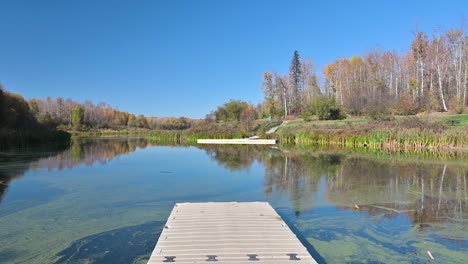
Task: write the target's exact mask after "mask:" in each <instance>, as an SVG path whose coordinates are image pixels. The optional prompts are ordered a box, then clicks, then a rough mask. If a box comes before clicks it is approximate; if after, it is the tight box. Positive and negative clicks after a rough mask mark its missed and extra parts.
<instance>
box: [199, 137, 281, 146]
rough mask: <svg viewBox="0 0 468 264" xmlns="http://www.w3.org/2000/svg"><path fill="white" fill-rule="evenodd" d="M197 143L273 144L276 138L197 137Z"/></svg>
mask: <svg viewBox="0 0 468 264" xmlns="http://www.w3.org/2000/svg"><path fill="white" fill-rule="evenodd" d="M197 143H198V144H240V145H275V144H276V139H258V138H255V137H254V138H243V139H198V140H197Z"/></svg>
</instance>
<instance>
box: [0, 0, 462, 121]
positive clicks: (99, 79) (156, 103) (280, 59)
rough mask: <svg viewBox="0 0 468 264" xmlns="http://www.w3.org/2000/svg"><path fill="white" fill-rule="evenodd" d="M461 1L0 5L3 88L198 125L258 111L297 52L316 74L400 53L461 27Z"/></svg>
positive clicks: (6, 0)
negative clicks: (227, 113) (377, 54)
mask: <svg viewBox="0 0 468 264" xmlns="http://www.w3.org/2000/svg"><path fill="white" fill-rule="evenodd" d="M467 11H468V3H467V2H466V1H462V0H459V1H400V0H398V1H377V0H375V1H371V0H369V1H357V0H356V1H330V0H329V1H254V0H251V1H228V0H225V1H222V0H218V1H202V0H200V1H195V0H192V1H189V0H186V1H169V0H168V1H156V0H148V1H144V0H139V1H117V0H116V1H105V0H102V1H88V0H80V1H71V0H55V1H50V0H42V1H35V0H31V1H23V0H11V1H10V0H0V14H1V22H0V36H1V39H0V60H1V63H0V82H1V83H2V84H3V85H4V86H5V87H6V88H7V90H10V91H12V92H15V93H20V94H22V95H23V96H24V97H25V98H26V99H31V98H45V97H46V96H51V97H58V96H62V97H64V98H71V99H73V100H76V101H79V102H83V101H84V100H86V99H90V100H92V101H93V102H95V103H98V102H101V101H102V102H106V103H109V104H110V105H112V106H114V107H116V108H118V109H119V110H122V111H128V112H132V113H135V114H144V115H148V116H187V117H192V118H202V117H204V116H205V114H207V113H209V112H210V111H211V110H213V109H215V108H216V106H218V105H221V104H223V103H224V102H226V101H228V100H229V99H241V100H245V101H249V102H251V103H258V102H260V101H261V100H262V97H263V96H262V93H261V89H260V86H261V82H262V73H263V72H264V71H265V70H269V71H277V72H280V73H282V72H286V71H287V70H288V67H289V62H290V60H291V57H292V54H293V52H294V50H298V51H299V52H300V54H301V57H303V58H310V59H312V60H313V61H314V63H315V64H316V68H317V70H318V71H321V70H322V69H323V67H324V66H325V65H326V64H328V63H331V62H332V61H333V60H335V59H337V58H340V57H350V56H353V55H360V54H363V53H365V52H366V51H369V50H371V49H374V48H377V47H378V48H383V49H387V50H396V51H398V52H403V51H406V50H407V48H408V47H409V45H410V43H411V41H412V38H413V35H412V31H414V29H415V28H416V26H418V27H419V29H421V30H423V31H425V32H427V33H428V34H432V33H433V32H434V31H435V30H445V29H447V28H450V27H456V26H458V25H460V21H461V19H462V17H464V16H466V15H467V14H468V12H467Z"/></svg>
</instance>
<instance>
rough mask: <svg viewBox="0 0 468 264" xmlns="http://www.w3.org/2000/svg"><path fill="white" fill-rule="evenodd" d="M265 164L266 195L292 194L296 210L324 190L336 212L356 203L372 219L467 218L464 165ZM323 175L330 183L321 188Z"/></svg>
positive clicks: (356, 159)
mask: <svg viewBox="0 0 468 264" xmlns="http://www.w3.org/2000/svg"><path fill="white" fill-rule="evenodd" d="M264 163H265V168H266V172H265V180H264V186H265V193H266V194H267V195H269V194H271V193H273V192H283V193H287V194H289V196H290V200H291V203H292V207H293V208H294V209H295V210H298V209H299V210H300V208H303V207H304V206H302V207H301V204H302V205H303V204H305V203H306V202H307V203H309V204H310V201H311V199H310V197H311V196H312V195H313V194H314V193H315V192H319V191H320V192H323V193H324V194H325V195H326V198H327V200H328V201H330V202H332V203H333V204H335V205H336V206H337V207H338V208H351V207H353V206H354V204H357V205H359V208H360V210H361V211H365V212H367V213H369V214H372V215H377V214H384V215H386V216H387V217H395V216H396V215H398V214H400V213H405V214H406V215H407V216H408V217H409V218H410V219H411V220H412V221H413V223H436V222H446V221H463V219H464V218H466V216H467V213H466V212H467V211H468V201H467V197H468V189H467V185H466V180H467V176H468V168H467V167H466V166H463V165H455V164H452V165H444V164H430V163H421V162H405V161H398V162H392V161H387V160H377V159H372V158H369V157H363V156H359V155H354V154H350V155H347V156H345V155H340V154H334V153H328V154H327V153H322V154H319V153H307V154H297V153H294V152H289V153H284V154H277V155H274V156H273V157H272V158H271V159H265V160H264ZM323 177H325V179H326V181H325V182H326V183H325V185H324V187H321V186H319V180H320V179H321V178H323ZM320 188H322V189H320Z"/></svg>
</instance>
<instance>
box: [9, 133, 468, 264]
mask: <svg viewBox="0 0 468 264" xmlns="http://www.w3.org/2000/svg"><path fill="white" fill-rule="evenodd" d="M467 178H468V159H467V158H464V157H445V156H443V157H438V158H434V157H429V158H424V157H420V156H404V155H389V154H385V153H356V152H349V151H337V150H313V149H310V148H302V149H299V148H295V149H294V148H293V149H279V148H269V147H254V146H203V147H180V146H179V147H172V146H151V145H150V144H149V143H148V142H146V140H144V139H136V138H133V139H126V138H120V139H95V140H90V139H88V140H81V141H76V142H74V143H73V144H72V145H71V147H70V148H69V149H64V150H63V149H62V150H57V149H55V150H53V149H36V150H28V151H24V150H23V151H8V152H0V262H1V263H146V260H147V259H148V256H149V254H150V253H151V251H152V249H153V247H154V246H155V243H156V241H157V239H158V235H159V233H160V231H161V229H162V226H163V225H164V222H165V221H166V218H167V216H168V215H169V213H170V211H171V209H172V207H173V205H174V203H176V202H205V201H268V202H270V203H271V204H272V206H273V207H274V208H275V209H276V210H277V211H278V213H279V214H280V215H281V216H282V217H283V218H284V219H285V221H286V222H287V223H288V224H289V225H290V227H291V228H292V229H293V231H294V232H295V233H296V235H298V236H299V237H300V239H301V240H302V242H303V243H305V245H306V246H307V247H308V249H309V251H310V252H311V254H312V255H313V256H314V257H315V258H316V259H317V260H318V261H319V262H322V263H468V252H467V251H468V225H467V224H468V220H467V219H468V213H467V212H468V189H467ZM427 251H430V252H431V253H432V255H433V256H434V257H435V261H432V262H430V260H429V256H428V254H427Z"/></svg>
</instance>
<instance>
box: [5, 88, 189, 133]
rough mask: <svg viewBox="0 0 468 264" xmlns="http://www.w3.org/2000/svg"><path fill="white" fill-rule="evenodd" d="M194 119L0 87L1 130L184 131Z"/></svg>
mask: <svg viewBox="0 0 468 264" xmlns="http://www.w3.org/2000/svg"><path fill="white" fill-rule="evenodd" d="M193 123H194V120H191V119H189V118H185V117H179V118H176V117H148V116H144V115H135V114H132V113H128V112H124V111H119V110H117V109H115V108H113V107H112V106H110V105H109V104H106V103H98V104H94V103H93V102H91V101H89V100H87V101H85V102H84V103H79V102H76V101H73V100H71V99H64V98H62V97H57V98H55V99H52V98H51V97H47V98H45V99H38V98H35V99H31V100H29V101H27V100H25V99H24V98H23V97H22V96H21V95H19V94H14V93H10V92H8V91H7V90H6V89H5V88H4V87H3V86H1V85H0V128H2V129H23V128H24V129H29V128H37V127H41V128H49V129H56V128H58V129H61V130H75V131H88V130H95V129H114V130H122V129H128V128H141V129H165V130H180V129H187V128H190V127H191V126H192V125H193Z"/></svg>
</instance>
